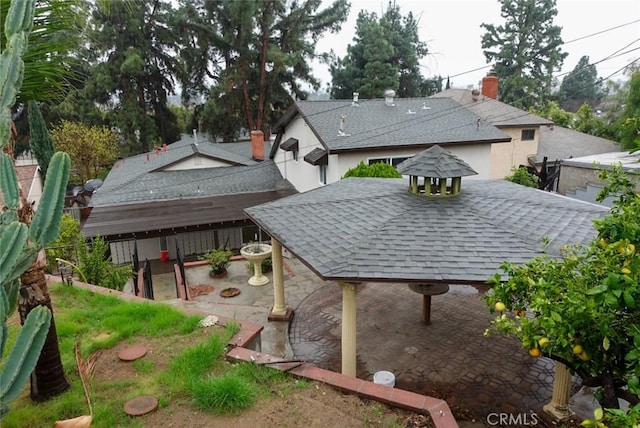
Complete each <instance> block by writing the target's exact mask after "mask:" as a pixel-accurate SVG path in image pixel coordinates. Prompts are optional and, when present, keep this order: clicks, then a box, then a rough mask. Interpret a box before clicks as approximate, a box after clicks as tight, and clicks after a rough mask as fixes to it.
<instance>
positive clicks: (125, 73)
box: [87, 0, 181, 153]
mask: <svg viewBox="0 0 640 428" xmlns="http://www.w3.org/2000/svg"><path fill="white" fill-rule="evenodd" d="M173 15H174V10H173V9H172V6H171V3H169V2H166V1H161V0H153V1H146V0H129V1H127V2H121V1H116V0H102V1H99V2H97V3H96V5H95V7H94V9H93V16H92V18H93V28H92V30H91V34H90V38H89V39H90V41H91V46H90V52H92V53H93V57H92V58H90V60H91V62H92V63H93V64H94V68H93V73H92V75H91V77H90V81H89V82H88V84H87V91H88V95H89V96H90V97H91V98H92V99H93V100H94V101H96V102H98V103H100V104H102V105H105V106H110V107H113V108H112V110H111V122H112V124H113V125H115V126H117V127H118V128H119V129H120V131H121V133H122V137H123V140H124V142H125V144H126V146H127V148H128V149H129V151H130V152H132V153H140V152H145V151H148V150H149V149H150V148H151V147H152V146H153V145H154V144H159V143H172V142H174V141H176V140H178V139H179V137H180V136H179V131H178V128H177V125H176V123H177V119H176V117H175V115H174V114H173V113H172V112H171V110H170V109H169V107H168V105H167V104H168V101H167V97H168V95H169V94H171V93H173V91H174V81H175V78H176V77H177V75H179V74H180V73H181V69H180V67H179V63H178V61H177V60H176V52H175V46H176V33H175V31H174V29H173V25H172V23H173V21H172V19H173Z"/></svg>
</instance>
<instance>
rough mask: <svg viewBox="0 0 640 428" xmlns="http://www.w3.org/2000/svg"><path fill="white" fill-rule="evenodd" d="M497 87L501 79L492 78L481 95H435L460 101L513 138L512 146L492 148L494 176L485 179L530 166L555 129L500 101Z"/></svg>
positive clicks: (458, 92)
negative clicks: (548, 132)
mask: <svg viewBox="0 0 640 428" xmlns="http://www.w3.org/2000/svg"><path fill="white" fill-rule="evenodd" d="M497 85H498V78H497V77H495V76H491V75H489V76H486V77H485V78H484V79H483V80H482V88H481V90H480V91H478V90H469V89H447V90H445V91H443V92H440V93H438V94H435V95H432V98H435V97H437V98H442V97H445V98H449V99H452V100H454V101H456V102H457V103H459V104H460V105H461V106H463V107H464V108H466V109H468V110H469V111H471V112H472V113H473V114H475V115H476V116H478V117H479V118H480V119H481V120H482V122H483V123H486V124H487V125H492V126H495V127H496V128H498V129H500V130H501V131H502V132H504V133H506V134H507V135H509V137H511V140H510V141H509V142H506V143H502V144H497V143H496V144H492V146H491V161H492V169H491V173H490V175H489V176H488V177H481V178H497V179H500V178H504V177H506V176H507V175H509V174H510V172H511V168H512V167H514V166H519V165H528V164H529V159H530V158H531V157H532V156H534V157H535V156H537V155H538V153H540V143H541V138H542V133H543V130H544V129H547V127H548V126H552V125H553V122H552V121H551V120H548V119H543V118H541V117H539V116H536V115H534V114H531V113H528V112H526V111H524V110H520V109H519V108H516V107H513V106H511V105H509V104H505V103H503V102H500V101H498V100H497V96H498V86H497ZM465 160H466V159H465ZM472 166H473V165H472Z"/></svg>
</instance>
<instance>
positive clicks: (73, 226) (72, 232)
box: [46, 214, 80, 273]
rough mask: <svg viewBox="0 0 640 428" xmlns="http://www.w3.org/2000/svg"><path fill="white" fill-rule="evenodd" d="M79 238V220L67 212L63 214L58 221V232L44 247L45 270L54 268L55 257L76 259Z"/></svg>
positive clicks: (48, 270)
mask: <svg viewBox="0 0 640 428" xmlns="http://www.w3.org/2000/svg"><path fill="white" fill-rule="evenodd" d="M79 238H80V222H79V221H78V220H76V219H74V218H73V217H71V216H70V215H69V214H63V215H62V220H61V222H60V234H59V235H58V238H56V240H55V241H53V242H52V243H51V245H49V246H48V247H47V249H46V254H47V268H46V269H47V272H48V273H51V272H53V271H54V270H55V269H56V259H63V260H69V261H75V260H76V245H77V244H78V239H79Z"/></svg>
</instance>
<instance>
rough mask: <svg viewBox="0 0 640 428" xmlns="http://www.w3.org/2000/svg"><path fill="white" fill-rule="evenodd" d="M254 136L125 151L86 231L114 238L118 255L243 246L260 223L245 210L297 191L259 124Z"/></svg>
mask: <svg viewBox="0 0 640 428" xmlns="http://www.w3.org/2000/svg"><path fill="white" fill-rule="evenodd" d="M251 138H252V141H251V142H241V143H227V144H221V143H211V142H209V141H207V140H203V139H202V138H201V137H197V136H195V135H194V136H193V137H192V136H188V135H183V137H182V139H181V140H179V141H177V142H175V143H172V144H169V145H166V146H164V147H162V148H156V149H155V150H154V151H152V152H150V153H143V154H140V155H136V156H132V157H129V158H126V159H121V160H119V161H118V162H116V164H115V165H114V166H113V168H112V169H111V171H110V172H109V175H108V176H107V178H106V179H105V180H104V184H103V185H102V186H101V187H100V188H99V189H98V190H97V191H96V192H95V193H94V194H93V197H92V199H91V202H90V205H89V206H90V207H91V214H90V215H89V218H88V219H87V221H86V223H85V224H84V226H83V229H82V232H83V233H84V235H85V236H86V237H87V238H92V237H95V236H98V235H100V236H102V237H103V238H105V239H106V240H107V241H108V242H109V243H110V248H111V255H112V259H113V261H114V262H116V263H125V262H129V261H130V260H131V254H132V253H133V251H134V244H135V245H137V250H138V255H139V258H140V259H141V260H144V259H145V258H148V259H158V258H161V259H163V258H164V259H167V258H175V257H176V254H177V253H176V252H177V248H180V251H181V254H182V255H183V256H188V255H191V254H202V253H204V252H206V251H208V250H211V249H214V248H219V247H221V246H224V247H229V248H232V249H238V248H240V247H241V246H242V245H243V243H246V242H250V241H253V240H256V239H257V234H258V229H257V227H256V226H255V225H254V224H253V223H252V222H251V221H249V220H248V219H247V218H246V216H245V215H244V212H243V210H244V209H245V208H248V207H250V206H252V205H257V204H261V203H264V202H268V201H273V200H276V199H279V198H281V197H283V196H288V195H291V194H294V193H296V192H295V189H294V188H293V186H292V185H291V184H290V183H289V182H288V181H287V180H285V179H283V178H282V176H281V175H280V172H279V171H278V168H277V167H276V165H275V164H274V162H273V161H272V160H264V158H265V154H266V153H268V150H269V144H268V143H266V144H265V142H264V139H263V137H262V133H261V132H258V131H254V132H253V133H252V136H251Z"/></svg>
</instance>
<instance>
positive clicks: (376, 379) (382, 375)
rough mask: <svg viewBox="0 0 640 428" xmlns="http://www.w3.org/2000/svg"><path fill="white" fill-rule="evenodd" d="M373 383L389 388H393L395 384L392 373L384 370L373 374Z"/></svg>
mask: <svg viewBox="0 0 640 428" xmlns="http://www.w3.org/2000/svg"><path fill="white" fill-rule="evenodd" d="M373 383H377V384H378V385H384V386H390V387H392V388H393V387H394V386H395V384H396V377H395V376H394V375H393V373H391V372H388V371H384V370H383V371H380V372H375V373H374V374H373Z"/></svg>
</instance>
